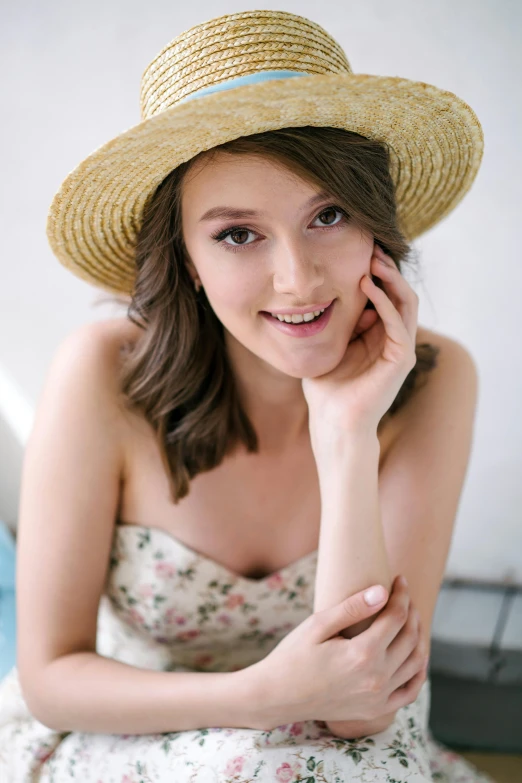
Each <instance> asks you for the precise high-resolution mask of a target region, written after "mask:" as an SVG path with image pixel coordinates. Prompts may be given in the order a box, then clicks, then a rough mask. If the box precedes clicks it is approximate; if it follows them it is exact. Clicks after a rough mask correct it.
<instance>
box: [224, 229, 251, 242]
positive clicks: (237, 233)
mask: <svg viewBox="0 0 522 783" xmlns="http://www.w3.org/2000/svg"><path fill="white" fill-rule="evenodd" d="M240 234H246V236H245V240H246V238H247V237H248V234H250V231H247V230H246V228H238V229H236V231H232V232H231V233H230V234H229V235H228V236H229V237H232V240H233V241H234V242H236V244H238V245H242V244H244V243H243V242H241V241H238V239H237V237H238V235H240Z"/></svg>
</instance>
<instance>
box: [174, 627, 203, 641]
mask: <svg viewBox="0 0 522 783" xmlns="http://www.w3.org/2000/svg"><path fill="white" fill-rule="evenodd" d="M199 634H200V631H198V629H197V628H193V629H192V630H188V631H182V632H181V633H178V634H176V639H178V640H179V641H181V642H186V641H188V640H189V639H195V638H196V637H197V636H199Z"/></svg>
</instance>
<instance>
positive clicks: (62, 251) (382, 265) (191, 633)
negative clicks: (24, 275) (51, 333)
mask: <svg viewBox="0 0 522 783" xmlns="http://www.w3.org/2000/svg"><path fill="white" fill-rule="evenodd" d="M303 76H304V77H306V78H295V77H303ZM423 96H424V100H423ZM387 97H388V99H389V101H388V103H387V102H386V98H387ZM348 98H350V103H348ZM194 99H195V100H194ZM445 101H446V104H444V102H445ZM442 105H445V108H446V110H448V108H449V107H450V106H451V107H452V112H453V114H452V115H451V117H450V115H449V114H448V112H446V114H444V115H443V119H440V109H441V106H442ZM415 107H418V109H419V110H418V111H417V110H416V108H415ZM142 108H143V117H144V119H143V122H142V123H140V124H139V125H138V126H136V128H134V129H131V130H130V131H127V132H126V133H124V134H121V135H120V136H119V137H118V139H117V140H113V142H110V143H109V144H108V145H106V146H105V147H104V148H101V149H100V150H98V151H97V152H95V153H93V155H91V156H90V157H89V158H88V159H87V161H85V162H84V163H83V164H81V165H80V166H79V167H78V168H77V169H76V170H75V172H73V173H72V174H71V175H70V176H69V177H68V178H67V180H66V181H65V183H64V185H63V186H62V188H61V189H60V191H59V193H58V194H57V195H56V197H55V199H54V201H53V205H52V206H51V211H50V215H49V223H48V236H49V239H50V242H51V245H52V247H53V249H54V251H55V253H56V254H57V256H58V258H59V259H60V261H61V262H62V263H64V264H65V265H67V266H68V267H69V268H70V269H71V270H72V271H73V272H74V273H75V274H77V275H79V276H80V277H82V278H84V279H86V280H89V281H90V282H94V283H95V284H96V285H99V286H101V287H102V288H104V289H106V290H109V291H112V292H114V293H117V294H119V295H122V294H123V295H124V297H128V298H127V299H126V300H125V301H126V302H127V303H128V317H127V318H121V319H109V320H107V321H104V322H100V323H98V324H90V325H88V326H86V327H83V328H82V329H80V330H78V331H77V332H74V333H73V334H71V335H70V336H69V337H68V338H67V339H66V340H65V341H64V343H63V344H62V346H60V348H59V350H58V352H57V355H56V357H55V359H54V361H53V363H52V367H51V369H50V372H49V376H48V379H47V382H46V385H45V388H44V391H43V394H42V397H41V400H40V403H39V408H38V414H37V417H36V422H35V426H34V429H33V432H32V435H31V439H30V442H29V444H28V447H27V453H26V458H25V462H24V475H23V480H22V495H21V504H20V521H19V534H18V602H19V603H18V614H19V617H18V628H19V639H18V656H17V667H15V668H14V669H13V671H12V672H11V673H10V675H8V677H7V678H6V680H5V681H4V682H3V684H2V691H1V692H0V697H1V698H2V699H3V702H0V704H2V709H1V711H0V716H1V723H2V725H1V728H0V758H1V759H2V760H1V762H0V764H3V770H4V772H5V774H6V775H10V776H11V777H10V778H8V779H13V780H16V781H29V780H31V781H35V780H37V781H39V783H41V782H42V781H51V780H59V781H62V780H69V779H72V778H75V779H81V780H82V781H91V780H92V781H109V780H121V781H138V780H148V781H167V780H169V781H171V780H172V781H176V782H178V781H189V780H190V781H207V780H216V781H253V780H256V781H260V780H263V781H274V780H277V781H298V780H299V781H303V780H307V781H341V780H342V781H346V780H352V779H353V780H355V779H357V780H372V781H376V780H377V781H383V782H384V781H386V782H387V783H392V781H396V780H403V779H408V780H409V781H412V780H415V781H428V780H435V779H437V780H441V779H442V780H455V781H456V780H469V781H471V780H482V781H487V780H489V778H487V777H486V776H484V775H480V773H478V772H477V771H476V770H474V769H473V768H472V767H471V765H469V764H467V762H465V760H464V759H462V758H460V757H459V756H456V755H455V754H452V753H450V752H448V751H446V750H445V749H444V748H442V747H441V746H440V745H438V744H437V743H436V742H434V741H433V739H432V738H431V737H430V736H429V731H428V717H429V680H428V679H426V669H427V658H428V655H429V634H430V625H431V618H432V614H433V609H434V605H435V601H436V597H437V589H438V586H439V585H440V580H441V578H442V575H443V569H444V563H445V556H446V553H447V549H448V546H449V538H450V535H451V528H452V522H453V516H454V513H455V510H456V503H457V501H458V496H459V493H460V488H461V486H462V481H463V474H464V470H465V467H466V461H467V460H466V459H464V457H467V454H468V451H469V442H470V435H471V426H472V422H473V411H474V405H473V404H471V405H470V402H469V400H470V399H471V401H472V402H473V399H474V398H473V394H474V390H475V387H474V383H475V375H474V367H473V363H472V360H471V358H470V357H469V355H468V354H467V352H466V351H465V350H464V349H463V348H462V347H461V346H459V345H458V344H457V343H455V342H453V341H451V340H449V339H447V338H442V337H441V336H439V335H435V334H434V333H431V332H428V330H425V329H422V328H420V327H418V326H417V305H418V298H417V296H416V294H415V293H414V292H413V291H412V289H411V288H410V286H409V285H408V284H407V283H406V281H405V280H404V278H403V277H402V275H401V274H400V267H401V263H402V262H404V260H405V258H406V256H407V255H408V252H409V251H410V245H409V244H408V237H409V239H411V238H413V237H414V236H416V235H418V234H420V233H422V231H423V230H426V228H428V227H429V226H430V225H434V224H435V223H436V222H437V220H439V219H441V218H442V216H443V215H444V214H447V212H448V211H450V210H451V209H452V208H453V207H454V206H455V204H456V203H457V202H458V201H459V200H460V199H461V198H462V197H463V195H464V193H465V192H466V190H467V189H468V188H469V187H470V185H471V182H472V180H473V178H474V176H475V174H476V172H477V170H478V166H479V163H480V157H481V154H482V146H481V145H482V136H481V131H480V125H479V123H478V120H477V119H476V117H475V116H474V114H473V113H472V112H471V110H470V109H469V107H467V106H466V104H464V103H463V102H462V101H460V99H458V98H456V96H453V95H451V94H449V93H444V92H443V91H439V90H437V88H431V87H429V86H428V85H424V84H422V85H416V84H415V83H412V82H407V81H406V80H400V79H397V80H389V79H386V78H381V77H367V76H355V75H353V74H351V69H350V66H349V65H348V61H347V60H346V57H345V55H344V52H342V50H341V49H340V47H339V46H338V44H337V43H336V42H335V41H334V40H333V39H332V38H331V37H330V36H329V35H328V34H327V33H326V32H325V31H324V30H323V29H322V28H321V27H319V26H318V25H316V24H315V23H313V22H311V21H309V20H306V19H304V18H303V17H299V16H296V15H293V14H288V13H285V12H272V11H252V12H244V13H241V14H232V15H229V16H224V17H219V18H218V19H214V20H210V21H209V22H207V23H204V24H203V25H198V26H196V27H194V28H192V29H191V30H189V31H186V32H185V33H183V34H182V35H180V36H178V38H177V39H175V40H174V41H173V42H172V43H171V44H170V45H169V46H167V47H165V49H164V50H162V52H161V53H160V54H159V55H158V57H157V58H156V59H155V60H154V61H153V63H151V65H150V66H149V68H148V69H147V71H146V72H145V74H144V77H143V81H142ZM416 111H417V113H416ZM448 118H449V119H450V120H451V121H450V122H449V124H447V123H448ZM451 118H452V119H451ZM386 122H388V126H387V130H386V132H382V133H379V132H378V131H379V130H381V131H382V130H383V128H384V126H385V124H386ZM415 129H417V130H418V137H417V136H416V135H415V133H413V134H412V130H413V131H414V130H415ZM412 139H413V143H412V146H411V148H410V147H408V144H411V140H412ZM392 142H393V143H392ZM413 151H416V154H415V155H414V154H412V153H413ZM441 155H442V158H441V157H440V156H441ZM430 166H431V168H430ZM281 311H283V313H281ZM289 311H290V312H291V313H294V316H295V317H292V316H291V315H288V312H289ZM296 311H298V314H296ZM285 313H286V318H285ZM299 315H302V316H303V317H302V318H300V317H299ZM290 321H292V323H290ZM294 321H295V323H294ZM437 357H438V360H437ZM448 379H450V380H451V387H450V385H449V382H448ZM449 390H450V391H451V395H450V394H449V393H448V392H449ZM470 395H471V397H470ZM435 414H436V415H437V416H439V417H442V420H443V421H445V422H446V421H449V422H450V423H451V435H452V441H451V446H452V455H451V457H449V456H448V454H447V453H446V452H445V453H444V460H440V462H441V463H442V462H444V465H441V466H440V467H439V466H438V463H436V464H435V465H433V464H431V465H430V470H429V471H428V470H427V466H426V464H425V463H424V462H423V457H424V460H426V459H429V460H432V458H433V456H434V454H435V453H436V449H437V448H439V450H440V449H441V448H442V446H445V447H447V446H448V445H449V444H448V441H447V438H448V436H447V434H444V433H446V430H445V428H444V427H438V428H436V427H434V416H435ZM430 416H431V419H430ZM446 417H448V418H446ZM457 423H458V424H457ZM453 425H454V426H453ZM439 430H440V433H441V434H437V433H438V432H439ZM412 432H413V433H414V435H415V438H417V439H419V438H424V440H422V441H421V440H417V441H415V440H412ZM426 433H427V434H426ZM442 438H446V441H443V440H442ZM415 443H417V453H415V451H412V444H415ZM405 444H406V445H407V447H408V448H405ZM421 450H422V452H423V453H421ZM446 451H447V449H446ZM426 455H427V457H426ZM419 465H420V467H421V468H422V470H421V474H422V475H426V474H427V473H428V472H430V471H431V473H432V474H433V478H431V479H430V481H429V482H423V483H422V484H421V485H420V486H418V487H417V488H415V487H414V486H413V484H412V483H411V482H412V476H414V475H415V470H420V468H419ZM404 475H406V477H407V481H408V482H410V484H409V487H408V488H409V489H411V495H410V494H409V493H408V500H409V503H410V505H412V506H413V510H410V511H409V512H408V511H407V509H406V507H405V506H404V503H402V504H401V503H400V497H398V495H400V493H399V492H398V489H399V488H402V489H404V488H405V487H406V486H407V484H406V479H404ZM401 476H402V477H403V478H402V479H401ZM401 481H402V482H403V483H402V484H401ZM441 481H444V482H446V484H445V485H444V486H443V487H442V488H443V489H444V490H445V492H444V497H445V498H446V501H445V504H444V509H440V510H438V511H437V516H436V518H435V519H434V518H433V516H434V515H433V514H432V515H431V517H430V520H428V519H427V516H426V511H425V509H426V508H428V507H430V508H431V505H430V504H431V500H432V498H431V496H430V494H429V492H430V491H434V489H435V488H436V489H437V490H439V491H440V489H441V483H440V482H441ZM430 482H431V483H430ZM423 509H424V511H423ZM421 513H423V514H424V516H421ZM415 515H416V516H415ZM381 517H382V518H381ZM115 523H117V524H115ZM441 523H444V524H441ZM428 525H429V526H428ZM421 526H424V528H423V529H422V530H421V532H420V533H419V528H420V527H421ZM427 540H429V545H430V555H429V557H428V549H427V548H426V541H427ZM399 573H404V574H405V575H407V576H408V579H409V581H410V585H409V586H408V585H407V584H403V583H401V582H400V580H399V579H397V578H396V577H397V576H398V575H399ZM372 586H373V588H374V589H373V593H374V596H373V597H374V601H373V603H372V604H368V603H365V601H364V600H363V593H365V592H366V588H370V587H372ZM379 586H381V588H380V590H379ZM382 587H384V588H385V590H383V589H382ZM376 601H377V602H376ZM415 610H418V611H417V617H416V616H415V615H416V611H415ZM0 771H2V767H1V766H0Z"/></svg>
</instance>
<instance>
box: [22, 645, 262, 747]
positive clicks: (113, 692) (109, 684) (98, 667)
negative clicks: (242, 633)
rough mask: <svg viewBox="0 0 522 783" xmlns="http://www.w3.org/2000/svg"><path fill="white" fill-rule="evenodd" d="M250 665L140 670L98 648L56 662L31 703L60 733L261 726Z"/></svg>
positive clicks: (257, 693) (259, 693) (258, 690)
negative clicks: (232, 668)
mask: <svg viewBox="0 0 522 783" xmlns="http://www.w3.org/2000/svg"><path fill="white" fill-rule="evenodd" d="M253 673H254V669H253V668H250V667H247V668H245V669H242V670H239V671H235V672H215V673H214V672H163V671H151V670H146V669H139V668H137V667H135V666H129V665H128V664H126V663H122V662H120V661H115V660H112V659H110V658H104V657H103V656H100V655H98V654H97V653H94V652H77V653H71V654H69V655H65V656H63V657H61V658H58V659H57V660H55V661H52V662H51V663H50V664H48V665H47V667H46V668H45V670H44V671H43V672H42V673H41V674H40V677H39V680H40V684H39V689H38V691H37V692H36V693H34V694H33V696H32V699H31V704H30V705H29V707H30V710H31V712H32V714H33V715H34V716H35V717H36V718H37V719H38V720H39V721H40V723H43V724H44V725H45V726H48V727H49V728H51V729H54V730H55V731H60V732H61V731H83V732H95V733H103V734H156V733H163V732H171V731H184V730H188V729H198V728H208V727H210V726H216V727H218V726H223V727H231V728H234V727H235V728H257V727H258V726H261V725H263V722H264V718H263V714H262V709H263V707H262V705H263V700H262V699H263V693H262V688H261V687H259V686H260V684H258V683H257V681H256V679H255V677H254V676H253Z"/></svg>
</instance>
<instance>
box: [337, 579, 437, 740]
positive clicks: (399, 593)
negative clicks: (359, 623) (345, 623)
mask: <svg viewBox="0 0 522 783" xmlns="http://www.w3.org/2000/svg"><path fill="white" fill-rule="evenodd" d="M406 602H408V606H407V609H405V606H406ZM405 612H406V614H407V622H406V623H405V624H404V626H403V629H402V631H401V634H402V635H403V636H406V635H407V634H408V633H409V634H410V639H411V641H414V646H413V648H412V651H411V653H410V655H409V657H408V658H407V660H406V661H405V662H404V663H403V664H402V665H401V666H399V669H397V670H396V671H395V672H394V674H393V676H392V678H391V679H389V678H387V676H386V674H385V676H384V678H383V679H381V684H382V685H381V690H384V692H388V693H390V692H391V696H388V701H387V704H385V705H384V706H382V707H381V708H380V709H379V708H378V709H376V710H374V711H373V713H372V714H371V715H370V717H369V718H367V719H364V720H343V721H328V722H327V726H328V728H329V730H330V731H331V732H332V734H335V735H336V736H338V737H342V738H343V739H354V738H356V737H368V736H370V735H371V734H377V733H378V732H380V731H385V730H386V729H387V728H388V726H390V725H391V724H392V723H393V721H394V719H395V715H396V714H397V710H398V709H399V708H400V707H403V706H404V705H405V704H410V703H411V702H413V701H415V699H417V697H418V695H419V693H420V689H421V688H422V685H423V684H424V682H425V680H426V673H427V669H428V661H427V660H426V656H427V653H428V651H427V650H425V649H424V641H423V635H422V627H421V625H422V624H421V622H420V618H419V619H418V621H417V623H415V620H414V606H413V603H412V602H411V600H409V592H408V588H407V587H404V586H402V585H401V584H400V583H399V582H398V580H397V579H396V580H395V582H394V585H393V590H392V595H391V597H390V599H389V601H388V603H387V605H386V607H385V609H383V611H382V612H381V613H380V615H379V616H378V617H377V618H376V619H375V620H374V621H373V623H372V628H373V627H374V626H377V628H376V629H375V630H376V631H377V636H378V635H379V626H378V624H381V625H382V623H383V620H384V621H386V622H387V621H388V620H389V619H390V616H391V617H392V618H393V615H394V614H395V616H399V617H400V616H403V617H404V616H405ZM370 630H371V629H367V630H366V631H363V632H362V634H361V635H360V637H367V636H368V635H369V634H368V632H369V631H370ZM360 637H354V638H360ZM368 641H369V648H368V651H367V654H369V655H374V656H376V658H377V659H378V658H379V657H381V656H382V650H381V652H379V651H378V649H375V648H374V649H373V652H372V644H373V642H372V641H371V640H370V639H368ZM375 641H378V640H377V638H376V640H375ZM399 643H400V637H399V636H397V637H396V638H395V640H394V641H393V643H392V644H391V645H390V646H389V647H388V648H387V649H386V650H384V653H385V655H393V654H395V652H394V651H393V649H392V648H393V647H394V646H395V651H397V652H398V649H399ZM423 659H424V661H423ZM381 660H382V658H381ZM394 666H395V664H394ZM408 666H409V667H410V668H409V670H408V671H407V667H408ZM384 667H386V664H384ZM392 668H393V667H392ZM381 671H382V670H381ZM401 671H402V672H404V673H405V674H406V673H407V674H412V676H411V678H410V679H409V680H407V679H405V678H404V675H401V676H400V678H399V674H400V672H401ZM398 682H400V683H401V684H400V685H399V686H397V683H398ZM385 686H386V687H385ZM377 687H379V680H377ZM394 688H395V689H396V690H394ZM399 699H405V701H399Z"/></svg>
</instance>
